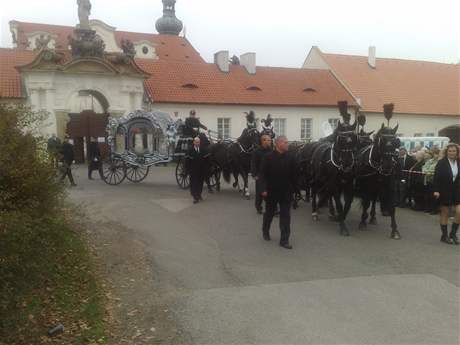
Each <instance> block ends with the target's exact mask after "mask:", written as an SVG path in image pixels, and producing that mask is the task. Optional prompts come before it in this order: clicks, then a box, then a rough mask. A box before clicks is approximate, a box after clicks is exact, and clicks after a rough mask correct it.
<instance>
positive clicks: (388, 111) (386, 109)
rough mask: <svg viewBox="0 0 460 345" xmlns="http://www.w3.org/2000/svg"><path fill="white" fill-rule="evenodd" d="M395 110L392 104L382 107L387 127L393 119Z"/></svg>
mask: <svg viewBox="0 0 460 345" xmlns="http://www.w3.org/2000/svg"><path fill="white" fill-rule="evenodd" d="M394 109H395V105H394V104H393V103H388V104H384V105H383V114H384V115H385V118H386V119H387V121H388V126H390V120H391V118H392V117H393V111H394Z"/></svg>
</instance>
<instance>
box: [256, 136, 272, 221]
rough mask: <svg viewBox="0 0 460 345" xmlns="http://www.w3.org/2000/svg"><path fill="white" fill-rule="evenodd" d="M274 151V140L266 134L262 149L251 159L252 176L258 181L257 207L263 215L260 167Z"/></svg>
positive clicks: (261, 141) (261, 139)
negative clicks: (263, 160) (264, 159)
mask: <svg viewBox="0 0 460 345" xmlns="http://www.w3.org/2000/svg"><path fill="white" fill-rule="evenodd" d="M271 151H272V138H271V137H270V136H269V135H267V134H264V135H262V136H261V137H260V147H259V148H257V150H255V151H254V152H253V153H252V159H251V175H252V177H253V178H254V180H255V181H256V200H255V206H256V210H257V213H258V214H262V213H263V210H262V201H263V198H262V192H263V190H262V184H261V181H260V178H259V172H260V166H261V164H262V159H263V158H264V157H265V155H266V154H268V153H270V152H271Z"/></svg>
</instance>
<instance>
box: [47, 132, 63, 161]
mask: <svg viewBox="0 0 460 345" xmlns="http://www.w3.org/2000/svg"><path fill="white" fill-rule="evenodd" d="M47 150H48V153H49V155H50V158H51V161H52V162H53V166H54V167H55V168H57V167H58V161H59V159H58V156H59V151H60V150H61V140H59V138H58V137H57V135H56V134H53V135H52V136H51V137H50V138H49V139H48V142H47Z"/></svg>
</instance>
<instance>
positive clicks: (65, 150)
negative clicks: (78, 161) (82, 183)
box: [61, 135, 76, 187]
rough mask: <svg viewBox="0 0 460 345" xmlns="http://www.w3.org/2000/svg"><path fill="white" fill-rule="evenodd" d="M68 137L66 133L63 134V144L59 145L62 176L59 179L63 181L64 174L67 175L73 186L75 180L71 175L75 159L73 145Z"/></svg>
mask: <svg viewBox="0 0 460 345" xmlns="http://www.w3.org/2000/svg"><path fill="white" fill-rule="evenodd" d="M69 139H70V137H69V136H68V135H66V136H65V139H64V144H62V146H61V155H62V159H61V161H62V164H63V166H62V176H61V181H64V179H65V178H66V176H68V177H69V181H70V184H71V185H72V187H75V186H76V184H75V181H74V179H73V176H72V164H73V161H74V160H75V156H74V151H73V145H72V144H71V143H70V142H69Z"/></svg>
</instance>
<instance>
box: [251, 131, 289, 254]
mask: <svg viewBox="0 0 460 345" xmlns="http://www.w3.org/2000/svg"><path fill="white" fill-rule="evenodd" d="M275 144H276V145H275V146H276V149H275V150H274V151H273V152H270V153H268V154H267V155H265V157H264V158H263V159H262V165H261V168H260V180H261V184H262V190H263V192H262V196H263V197H264V198H265V199H266V210H265V214H264V221H263V225H262V233H263V238H264V240H266V241H270V226H271V223H272V221H273V217H274V215H275V211H276V207H277V205H278V204H279V206H280V230H281V238H280V246H281V247H283V248H286V249H292V246H291V245H290V244H289V236H290V234H291V202H292V194H293V192H294V190H295V188H294V184H295V182H296V181H297V174H296V166H295V161H294V158H293V157H292V155H289V154H288V149H289V143H288V140H287V138H286V137H284V136H279V137H278V138H276V140H275Z"/></svg>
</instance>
